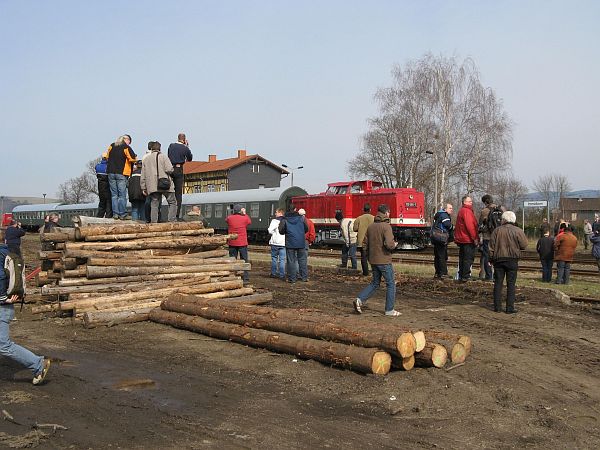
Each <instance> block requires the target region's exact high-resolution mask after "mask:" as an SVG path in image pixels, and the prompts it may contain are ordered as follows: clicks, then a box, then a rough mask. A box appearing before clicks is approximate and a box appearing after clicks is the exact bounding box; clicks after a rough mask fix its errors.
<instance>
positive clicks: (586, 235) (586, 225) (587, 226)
mask: <svg viewBox="0 0 600 450" xmlns="http://www.w3.org/2000/svg"><path fill="white" fill-rule="evenodd" d="M592 233H593V231H592V224H591V223H590V221H589V220H587V219H585V220H584V221H583V246H584V247H585V250H587V249H588V246H589V244H590V238H591V237H592Z"/></svg>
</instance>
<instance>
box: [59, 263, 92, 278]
mask: <svg viewBox="0 0 600 450" xmlns="http://www.w3.org/2000/svg"><path fill="white" fill-rule="evenodd" d="M86 273H87V266H77V268H76V269H73V270H63V271H62V276H63V277H64V278H78V277H85V275H86Z"/></svg>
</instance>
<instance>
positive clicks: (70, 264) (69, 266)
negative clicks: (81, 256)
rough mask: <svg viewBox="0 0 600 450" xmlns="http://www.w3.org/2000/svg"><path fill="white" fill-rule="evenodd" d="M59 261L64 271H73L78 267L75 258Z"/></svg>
mask: <svg viewBox="0 0 600 450" xmlns="http://www.w3.org/2000/svg"><path fill="white" fill-rule="evenodd" d="M60 261H61V263H62V267H64V268H65V270H74V269H76V268H77V266H78V265H80V264H78V263H77V258H61V260H60Z"/></svg>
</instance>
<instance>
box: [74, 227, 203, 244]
mask: <svg viewBox="0 0 600 450" xmlns="http://www.w3.org/2000/svg"><path fill="white" fill-rule="evenodd" d="M78 229H79V228H78ZM212 234H214V230H213V229H212V228H204V229H201V230H181V231H154V232H152V233H126V234H106V235H94V236H86V237H85V241H86V242H106V241H127V240H131V239H146V238H155V237H158V238H166V237H181V236H209V235H212Z"/></svg>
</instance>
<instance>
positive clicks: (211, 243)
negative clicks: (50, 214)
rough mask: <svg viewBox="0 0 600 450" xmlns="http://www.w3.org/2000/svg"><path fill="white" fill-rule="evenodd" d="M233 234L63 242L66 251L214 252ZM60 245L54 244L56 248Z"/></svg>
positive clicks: (231, 237) (232, 236)
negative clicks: (189, 249)
mask: <svg viewBox="0 0 600 450" xmlns="http://www.w3.org/2000/svg"><path fill="white" fill-rule="evenodd" d="M234 236H236V237H237V235H233V234H224V235H219V236H206V237H205V236H200V237H177V238H176V237H174V238H171V239H155V238H147V239H136V240H133V241H125V242H65V243H63V244H62V245H64V248H65V249H66V250H100V251H111V250H147V249H159V248H161V249H162V248H178V247H202V248H205V249H210V250H214V249H215V248H216V247H220V246H223V245H225V244H227V240H228V239H233V238H234ZM60 244H61V243H58V244H56V245H57V246H58V245H60Z"/></svg>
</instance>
